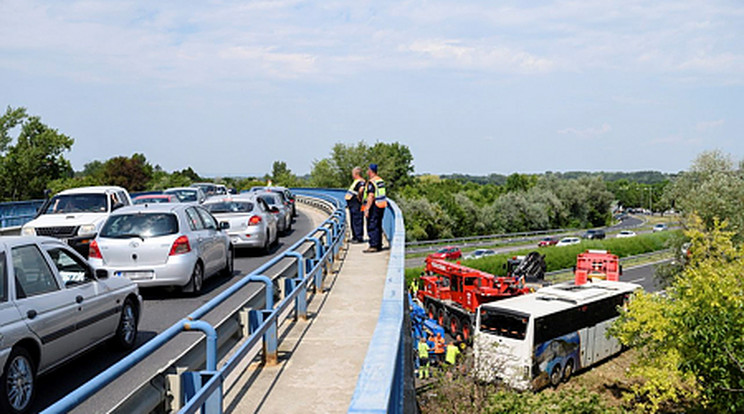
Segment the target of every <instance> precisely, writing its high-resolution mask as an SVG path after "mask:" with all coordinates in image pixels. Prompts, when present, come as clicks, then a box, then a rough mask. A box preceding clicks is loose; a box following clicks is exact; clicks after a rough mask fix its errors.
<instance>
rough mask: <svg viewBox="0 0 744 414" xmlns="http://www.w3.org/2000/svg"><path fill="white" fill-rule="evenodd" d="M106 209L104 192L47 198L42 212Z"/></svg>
mask: <svg viewBox="0 0 744 414" xmlns="http://www.w3.org/2000/svg"><path fill="white" fill-rule="evenodd" d="M106 211H108V206H107V204H106V195H105V194H66V195H57V196H54V197H53V198H52V199H51V200H49V204H48V205H47V208H46V211H44V214H67V213H101V212H106Z"/></svg>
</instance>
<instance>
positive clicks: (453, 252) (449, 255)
mask: <svg viewBox="0 0 744 414" xmlns="http://www.w3.org/2000/svg"><path fill="white" fill-rule="evenodd" d="M429 257H431V258H432V259H447V260H455V259H459V258H461V257H462V251H461V250H460V248H459V247H454V246H447V247H443V248H441V249H439V250H437V252H436V253H432V254H430V255H429Z"/></svg>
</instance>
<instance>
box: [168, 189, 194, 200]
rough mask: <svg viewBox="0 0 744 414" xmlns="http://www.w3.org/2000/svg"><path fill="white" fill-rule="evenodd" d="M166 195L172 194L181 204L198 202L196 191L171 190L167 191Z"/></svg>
mask: <svg viewBox="0 0 744 414" xmlns="http://www.w3.org/2000/svg"><path fill="white" fill-rule="evenodd" d="M165 194H172V195H174V196H176V198H177V199H178V201H181V202H189V201H197V200H196V190H170V191H166V192H165Z"/></svg>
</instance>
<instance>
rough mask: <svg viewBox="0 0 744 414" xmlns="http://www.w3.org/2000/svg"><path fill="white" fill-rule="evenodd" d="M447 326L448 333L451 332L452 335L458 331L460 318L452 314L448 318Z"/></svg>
mask: <svg viewBox="0 0 744 414" xmlns="http://www.w3.org/2000/svg"><path fill="white" fill-rule="evenodd" d="M449 327H450V334H452V336H455V335H457V334H458V333H459V332H460V320H459V319H457V317H456V316H452V317H451V318H450V323H449Z"/></svg>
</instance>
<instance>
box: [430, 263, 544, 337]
mask: <svg viewBox="0 0 744 414" xmlns="http://www.w3.org/2000/svg"><path fill="white" fill-rule="evenodd" d="M528 292H530V289H529V288H528V287H525V285H524V278H522V277H515V276H506V277H503V276H494V275H492V274H489V273H486V272H482V271H480V270H476V269H472V268H469V267H466V266H463V265H461V264H459V263H452V262H448V261H446V260H442V259H435V258H431V257H427V258H426V268H425V271H424V273H423V274H422V275H421V277H420V288H419V290H418V293H417V298H418V299H419V300H420V301H421V303H422V304H423V306H424V309H426V313H427V314H428V316H429V318H431V319H435V320H436V321H437V322H438V323H439V325H440V326H442V327H444V328H445V329H446V330H447V331H449V333H450V335H452V336H456V335H457V334H461V335H462V338H463V339H464V340H468V339H470V336H471V335H472V333H473V325H474V324H475V311H476V309H477V308H478V306H480V305H481V304H483V303H487V302H492V301H494V300H499V299H504V298H508V297H512V296H516V295H522V294H525V293H528Z"/></svg>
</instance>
